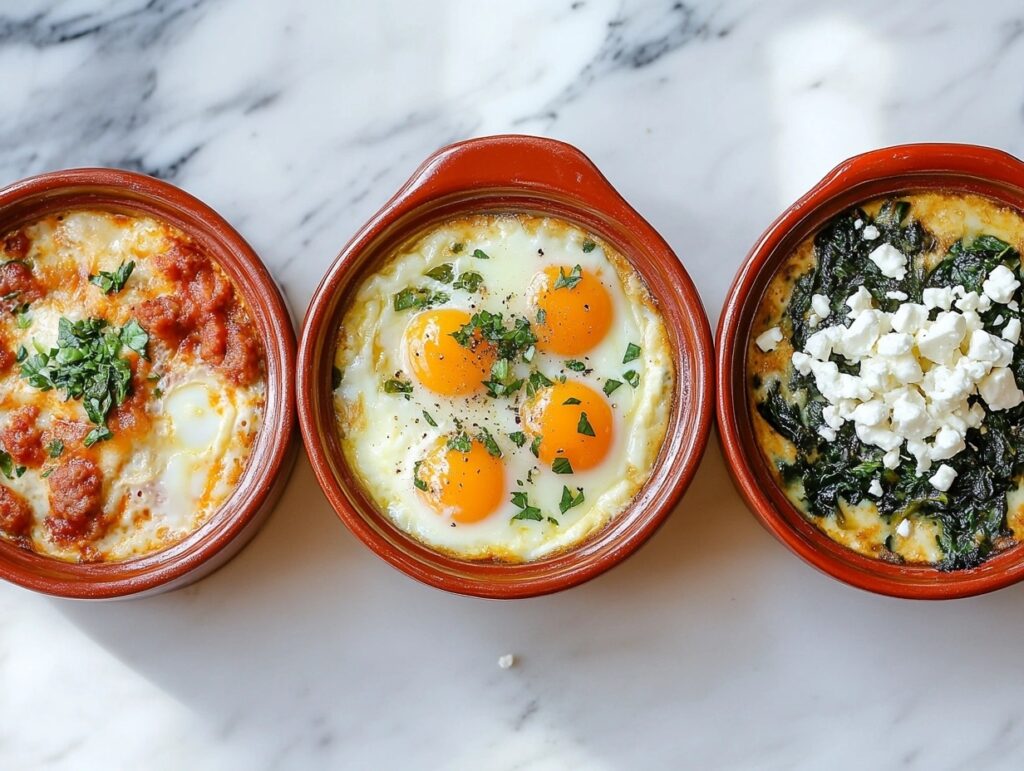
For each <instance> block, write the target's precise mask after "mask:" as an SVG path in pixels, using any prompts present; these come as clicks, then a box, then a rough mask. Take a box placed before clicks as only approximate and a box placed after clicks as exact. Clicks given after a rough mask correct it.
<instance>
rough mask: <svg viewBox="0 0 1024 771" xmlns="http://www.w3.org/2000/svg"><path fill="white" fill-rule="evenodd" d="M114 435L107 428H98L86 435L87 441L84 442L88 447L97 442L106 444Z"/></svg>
mask: <svg viewBox="0 0 1024 771" xmlns="http://www.w3.org/2000/svg"><path fill="white" fill-rule="evenodd" d="M113 435H114V434H113V433H112V432H111V430H110V429H109V428H107V427H106V426H96V428H94V429H93V430H92V431H90V432H89V433H88V434H86V435H85V439H84V440H83V441H82V444H84V445H85V446H86V447H92V446H93V445H94V444H96V443H97V442H105V441H107V440H108V439H110V438H111V437H112V436H113Z"/></svg>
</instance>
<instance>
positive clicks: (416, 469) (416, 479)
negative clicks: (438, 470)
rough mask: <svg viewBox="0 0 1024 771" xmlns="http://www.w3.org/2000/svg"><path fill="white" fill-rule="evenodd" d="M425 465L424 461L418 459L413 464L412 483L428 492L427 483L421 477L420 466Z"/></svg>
mask: <svg viewBox="0 0 1024 771" xmlns="http://www.w3.org/2000/svg"><path fill="white" fill-rule="evenodd" d="M422 465H423V461H421V460H418V461H416V462H415V463H414V464H413V466H412V483H413V484H414V485H416V489H418V490H422V491H423V492H427V489H428V488H427V483H426V482H424V481H423V480H422V479H420V466H422Z"/></svg>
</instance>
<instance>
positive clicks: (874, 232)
mask: <svg viewBox="0 0 1024 771" xmlns="http://www.w3.org/2000/svg"><path fill="white" fill-rule="evenodd" d="M880 235H882V234H881V233H880V232H879V230H878V228H876V227H875V226H874V225H868V226H867V227H866V228H864V230H862V231H861V237H862V238H863V239H864V240H865V241H874V240H875V239H876V238H878V237H879V236H880Z"/></svg>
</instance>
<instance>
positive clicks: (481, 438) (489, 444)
mask: <svg viewBox="0 0 1024 771" xmlns="http://www.w3.org/2000/svg"><path fill="white" fill-rule="evenodd" d="M476 438H477V441H478V442H480V444H482V445H483V446H484V449H485V450H487V452H489V453H490V454H491V455H493V456H494V457H495V458H500V457H501V448H500V447H498V443H497V442H496V441H494V437H493V436H491V432H490V431H488V430H487V429H486V428H483V427H481V428H480V433H479V434H477V435H476Z"/></svg>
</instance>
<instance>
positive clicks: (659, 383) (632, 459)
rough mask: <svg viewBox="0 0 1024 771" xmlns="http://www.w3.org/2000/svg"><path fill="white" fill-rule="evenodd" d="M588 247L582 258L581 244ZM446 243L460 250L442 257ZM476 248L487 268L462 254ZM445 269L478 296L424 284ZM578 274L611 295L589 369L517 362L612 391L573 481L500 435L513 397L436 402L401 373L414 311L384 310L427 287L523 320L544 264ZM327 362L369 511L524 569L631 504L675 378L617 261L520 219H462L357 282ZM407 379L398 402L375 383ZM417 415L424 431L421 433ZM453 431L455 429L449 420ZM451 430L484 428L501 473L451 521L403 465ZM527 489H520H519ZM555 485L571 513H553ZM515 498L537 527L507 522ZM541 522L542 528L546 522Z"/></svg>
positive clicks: (546, 361)
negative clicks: (474, 287)
mask: <svg viewBox="0 0 1024 771" xmlns="http://www.w3.org/2000/svg"><path fill="white" fill-rule="evenodd" d="M587 241H591V242H594V243H595V244H596V248H594V249H593V250H592V251H589V252H584V251H583V244H584V243H585V242H587ZM454 244H462V248H461V249H458V251H453V245H454ZM477 249H479V250H482V251H483V252H484V253H485V254H487V255H488V256H489V258H490V259H486V260H485V259H479V258H477V257H474V256H473V254H474V251H475V250H477ZM444 263H451V264H452V266H453V268H454V271H455V274H456V275H459V274H461V273H463V272H466V271H475V272H477V273H480V274H481V275H482V276H483V286H484V289H483V290H482V291H479V292H477V293H472V294H471V293H468V292H466V291H464V290H461V289H452V287H451V286H450V285H444V284H441V283H438V282H435V281H434V280H432V279H430V278H428V277H426V276H425V275H424V274H425V272H426V271H428V270H430V269H431V268H434V267H436V266H438V265H441V264H444ZM553 265H554V266H565V267H566V269H567V270H568V269H571V268H572V266H574V265H581V266H582V268H583V269H584V270H585V271H588V272H590V273H593V274H595V275H596V276H598V277H599V279H600V280H601V282H602V284H603V285H604V286H605V288H606V289H607V290H608V291H609V294H610V296H611V298H612V306H613V309H614V310H613V319H612V325H611V328H610V329H609V331H608V334H607V336H606V337H605V338H604V339H603V340H602V341H601V342H600V343H599V344H598V345H597V346H596V347H595V348H594V349H592V350H591V351H589V352H588V353H587V354H586V355H583V356H578V357H575V358H578V359H580V360H582V361H583V362H584V363H585V364H586V366H587V368H588V370H592V371H589V372H587V373H577V372H574V371H572V370H570V369H567V368H566V367H565V362H566V360H567V358H565V357H559V356H554V355H551V354H545V353H542V352H540V351H538V352H537V354H536V356H535V358H534V360H533V362H532V363H531V365H529V366H528V365H525V364H523V363H520V364H519V365H517V372H519V373H520V374H521V375H523V376H525V375H526V374H528V373H529V372H530V370H531V368H536V369H537V370H539V371H541V372H543V373H544V374H545V375H547V376H548V377H549V378H551V379H555V378H556V377H558V376H562V375H564V376H566V377H567V378H569V379H575V380H580V381H582V382H584V383H585V384H587V385H588V386H590V387H591V388H592V389H594V390H595V391H596V392H598V393H599V394H601V393H602V387H603V386H604V384H605V382H606V380H607V379H609V378H611V379H615V380H619V381H622V385H621V386H620V387H619V388H618V389H617V390H615V391H614V392H613V393H612V394H611V395H610V396H609V397H608V401H609V403H610V404H611V405H612V413H613V420H614V426H613V438H612V444H611V448H610V450H609V452H608V455H607V456H606V457H605V459H604V460H603V462H602V463H601V464H600V465H598V466H597V467H595V468H593V469H589V470H586V471H577V472H576V473H574V474H555V473H554V472H553V471H552V470H551V469H550V467H548V466H546V465H544V464H541V463H540V462H539V461H538V459H537V458H536V457H534V455H533V454H532V453H531V451H530V447H529V442H527V443H526V444H525V445H524V446H523V447H516V446H515V444H514V443H513V442H512V441H511V440H510V439H509V438H508V435H509V433H511V432H515V431H520V430H522V426H521V425H520V424H519V422H518V419H517V416H518V405H519V403H520V402H521V400H522V399H524V398H525V389H524V390H522V391H520V392H519V393H518V394H517V395H516V397H515V398H513V399H507V398H498V399H495V398H491V397H489V396H487V395H486V393H485V392H484V391H483V390H481V391H480V392H479V393H476V394H474V395H472V396H469V397H455V398H448V397H441V396H438V395H436V394H434V393H432V392H430V391H429V390H427V389H426V388H424V387H423V386H422V385H421V384H420V383H419V382H417V381H416V379H415V377H414V376H413V375H412V374H411V368H410V366H409V362H408V360H407V354H406V349H405V345H404V344H403V334H404V332H405V328H406V325H407V324H408V323H409V321H410V320H411V319H412V318H413V317H414V316H415V314H416V313H418V311H416V310H405V311H395V310H394V307H393V297H394V295H395V294H396V293H398V292H399V291H401V290H402V289H404V288H406V287H409V286H414V287H427V288H430V289H433V290H437V291H444V292H446V293H448V294H449V295H450V296H451V299H450V301H449V302H448V303H445V305H444V307H454V308H460V309H463V310H465V311H466V312H467V313H470V314H472V313H474V312H476V311H479V310H488V311H491V312H494V313H502V314H504V317H505V319H506V321H508V320H509V319H510V317H511V316H513V315H518V316H525V317H526V318H528V319H530V320H531V321H533V317H534V311H533V310H532V309H531V308H530V304H529V300H528V296H527V288H528V287H529V285H530V282H531V279H532V278H533V276H534V275H535V274H536V273H537V272H538V271H540V270H542V269H544V268H545V267H549V266H553ZM629 343H635V344H637V345H639V346H640V349H641V354H640V358H638V359H636V360H634V361H631V362H629V363H628V364H624V363H623V361H622V360H623V356H624V353H625V351H626V348H627V346H628V344H629ZM335 364H336V366H337V367H338V369H339V370H341V371H342V372H343V373H344V374H343V378H342V381H341V385H340V386H339V387H338V388H337V389H336V391H335V407H336V412H337V415H338V426H339V432H340V435H341V439H342V447H343V449H344V452H345V455H346V458H347V460H348V462H349V464H350V465H351V466H352V467H353V468H354V470H355V471H356V473H357V474H358V476H359V477H360V479H361V480H362V482H363V484H364V485H365V487H366V489H367V490H368V491H369V493H370V495H371V496H372V498H373V500H374V501H375V502H376V504H377V505H378V506H379V507H380V509H381V510H382V511H384V512H386V513H387V515H388V516H389V517H390V519H391V520H392V521H393V522H394V523H395V524H396V525H397V526H398V527H399V528H401V529H402V530H404V531H405V532H407V533H409V534H410V535H412V536H414V537H415V538H417V539H418V540H420V541H421V542H423V543H425V544H427V545H429V546H431V547H433V548H436V549H438V550H440V551H444V552H446V553H451V554H454V555H456V556H460V557H464V558H470V559H485V558H494V559H500V560H506V561H528V560H534V559H538V558H540V557H543V556H546V555H550V554H552V553H555V552H558V551H561V550H564V549H566V548H568V547H570V546H572V545H574V544H577V543H579V542H581V541H582V540H584V539H585V538H587V537H588V536H590V535H591V534H593V533H595V532H596V531H598V530H599V529H601V528H602V527H603V526H604V525H606V524H607V523H608V522H609V520H610V519H611V518H613V517H614V516H615V515H617V514H618V513H620V512H621V511H622V510H623V509H624V508H625V507H626V506H627V505H628V504H629V502H630V500H632V498H633V496H634V495H635V494H636V493H637V491H638V490H639V489H640V487H641V486H642V485H643V483H644V482H645V481H646V479H647V477H648V476H649V473H650V469H651V467H652V465H653V463H654V460H655V458H656V456H657V453H658V451H659V450H660V448H661V445H662V442H663V439H664V434H665V429H666V425H667V419H668V411H669V407H670V401H671V394H672V390H673V381H674V371H673V365H672V359H671V355H670V351H669V347H668V338H667V333H666V331H665V326H664V322H663V321H662V318H661V315H660V313H659V312H658V311H657V309H656V307H655V305H654V302H653V300H652V299H651V297H650V295H649V293H648V291H647V289H646V287H645V286H644V285H643V283H642V281H641V280H640V278H639V276H638V275H637V274H636V272H635V271H634V270H633V269H632V268H631V267H630V266H629V264H628V262H627V261H626V260H625V258H623V257H622V255H620V254H619V253H618V252H616V251H615V250H614V249H613V247H611V245H609V244H607V243H605V242H603V241H602V240H601V239H599V238H596V237H594V236H593V235H591V234H588V233H586V232H585V231H583V230H581V229H579V228H577V227H575V226H573V225H571V224H569V223H567V222H564V221H561V220H557V219H553V218H540V217H534V216H529V215H523V214H518V215H512V214H504V215H490V214H488V215H475V216H471V217H466V218H461V219H458V220H454V221H450V222H447V223H444V224H441V225H439V226H436V227H434V228H433V229H431V230H429V231H428V232H427V233H426V234H424V235H422V236H420V237H418V238H416V239H415V240H414V241H412V242H410V243H408V244H407V245H406V246H405V247H403V248H401V249H399V250H398V251H397V253H396V254H395V255H393V257H392V258H391V259H389V260H388V261H387V262H386V264H385V265H384V266H383V267H382V268H381V269H380V270H378V271H377V272H376V273H374V274H373V275H372V276H370V277H369V278H367V279H366V280H365V281H364V283H363V284H362V286H361V287H360V288H359V290H358V292H357V293H356V295H355V298H354V301H353V303H352V305H351V307H350V308H349V309H348V311H347V312H346V314H345V316H344V319H343V321H342V325H341V329H340V331H339V340H338V347H337V349H336V355H335ZM628 370H634V371H636V372H637V373H638V374H639V376H640V382H639V385H638V387H637V388H636V389H634V388H632V387H631V386H629V385H628V384H627V383H626V382H625V380H624V378H623V373H625V372H626V371H628ZM399 373H400V374H401V376H402V377H403V378H404V379H407V380H410V381H411V382H412V385H413V391H412V393H411V394H409V395H408V398H406V396H404V395H401V394H387V393H384V392H383V390H382V383H383V382H384V381H385V380H387V379H389V378H392V377H395V376H396V374H399ZM424 412H426V413H427V414H429V415H430V417H431V418H432V419H433V420H434V422H436V424H437V425H436V426H431V425H430V424H429V422H428V421H427V419H426V418H425V417H424ZM457 421H459V423H457ZM459 425H461V426H462V429H463V430H465V431H467V433H469V434H470V435H473V434H475V433H476V432H477V431H478V430H479V427H481V426H482V427H486V428H487V429H488V430H489V431H490V432H491V433H492V435H493V436H494V437H495V439H496V440H497V442H498V444H499V446H500V448H501V450H502V453H503V457H502V461H503V462H504V464H505V487H506V490H505V494H504V498H503V500H504V503H503V504H502V505H501V506H500V507H499V508H498V509H497V510H496V511H495V512H494V513H493V514H492V515H490V516H488V517H487V518H486V519H484V520H482V521H480V522H477V523H473V524H465V523H462V524H460V523H455V522H453V521H452V520H451V518H450V517H448V516H445V515H442V514H439V513H438V512H436V511H435V510H434V509H433V508H431V507H430V506H429V505H428V504H427V503H426V502H425V501H424V500H423V498H422V497H421V496H420V495H419V494H418V492H417V490H416V488H415V485H414V478H413V473H414V465H415V463H416V462H417V461H418V460H421V459H422V458H423V457H424V456H425V455H426V454H427V452H428V451H429V450H430V449H431V448H432V447H434V446H435V445H436V444H437V442H438V441H441V440H442V439H443V438H444V437H447V436H450V435H452V434H454V433H457V432H458V430H459V428H458V426H459ZM531 478H532V480H533V481H528V480H529V479H531ZM563 486H567V487H569V488H570V490H571V492H572V493H574V494H575V493H576V491H577V488H583V492H584V496H585V501H584V503H583V504H581V505H579V506H577V507H575V508H571V509H569V510H568V511H567V512H565V513H562V512H560V511H559V501H560V499H561V496H562V489H563ZM517 491H522V492H525V493H527V495H528V499H529V502H530V504H531V505H533V506H537V507H539V508H540V509H541V511H542V512H543V514H544V516H545V519H544V520H543V521H541V522H537V521H531V520H512V517H513V516H514V515H515V514H516V513H517V512H519V508H517V507H516V506H514V505H513V504H512V502H511V496H512V493H514V492H517ZM548 517H551V518H552V520H554V521H551V520H549V519H548Z"/></svg>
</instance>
